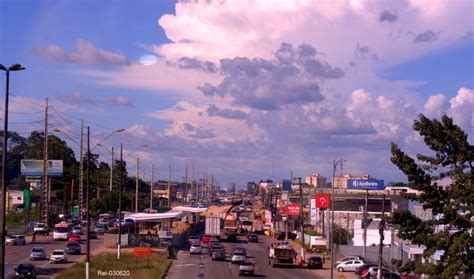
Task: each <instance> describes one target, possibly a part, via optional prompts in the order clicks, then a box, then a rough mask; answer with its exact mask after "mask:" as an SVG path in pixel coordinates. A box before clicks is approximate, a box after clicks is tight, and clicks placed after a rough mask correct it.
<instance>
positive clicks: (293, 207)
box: [288, 204, 300, 216]
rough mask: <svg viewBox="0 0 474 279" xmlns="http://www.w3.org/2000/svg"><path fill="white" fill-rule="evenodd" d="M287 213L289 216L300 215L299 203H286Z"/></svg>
mask: <svg viewBox="0 0 474 279" xmlns="http://www.w3.org/2000/svg"><path fill="white" fill-rule="evenodd" d="M288 215H289V216H298V215H300V205H299V204H288Z"/></svg>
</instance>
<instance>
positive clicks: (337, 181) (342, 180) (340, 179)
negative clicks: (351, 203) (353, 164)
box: [334, 174, 372, 189]
mask: <svg viewBox="0 0 474 279" xmlns="http://www.w3.org/2000/svg"><path fill="white" fill-rule="evenodd" d="M371 178H372V177H371V176H370V175H368V174H365V175H352V174H345V175H343V176H336V177H334V188H336V189H347V181H348V180H349V179H371Z"/></svg>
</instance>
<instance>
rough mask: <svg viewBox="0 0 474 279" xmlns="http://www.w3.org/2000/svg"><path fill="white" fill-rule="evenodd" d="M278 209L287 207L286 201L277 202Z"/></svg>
mask: <svg viewBox="0 0 474 279" xmlns="http://www.w3.org/2000/svg"><path fill="white" fill-rule="evenodd" d="M277 207H278V208H281V207H286V200H281V199H280V200H277Z"/></svg>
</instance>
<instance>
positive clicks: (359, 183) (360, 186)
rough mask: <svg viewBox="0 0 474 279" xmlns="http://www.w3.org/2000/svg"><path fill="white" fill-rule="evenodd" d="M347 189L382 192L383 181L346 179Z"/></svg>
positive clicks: (383, 187)
mask: <svg viewBox="0 0 474 279" xmlns="http://www.w3.org/2000/svg"><path fill="white" fill-rule="evenodd" d="M347 189H349V190H379V191H380V190H383V189H385V186H384V182H383V180H377V179H348V180H347Z"/></svg>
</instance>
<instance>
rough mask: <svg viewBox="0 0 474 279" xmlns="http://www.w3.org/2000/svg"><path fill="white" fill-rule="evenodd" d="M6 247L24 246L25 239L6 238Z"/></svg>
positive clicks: (20, 236) (15, 236) (12, 236)
mask: <svg viewBox="0 0 474 279" xmlns="http://www.w3.org/2000/svg"><path fill="white" fill-rule="evenodd" d="M5 244H6V245H25V244H26V239H25V236H23V235H20V234H19V235H10V236H7V239H6V240H5Z"/></svg>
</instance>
